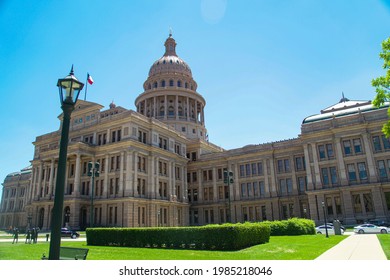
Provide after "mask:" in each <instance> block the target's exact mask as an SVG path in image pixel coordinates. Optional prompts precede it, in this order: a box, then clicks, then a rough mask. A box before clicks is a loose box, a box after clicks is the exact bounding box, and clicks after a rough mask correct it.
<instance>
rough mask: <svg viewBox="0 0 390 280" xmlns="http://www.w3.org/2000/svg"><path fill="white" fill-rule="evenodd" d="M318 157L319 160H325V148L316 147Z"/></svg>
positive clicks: (321, 146)
mask: <svg viewBox="0 0 390 280" xmlns="http://www.w3.org/2000/svg"><path fill="white" fill-rule="evenodd" d="M318 155H319V157H320V159H325V158H326V156H325V146H324V145H319V146H318Z"/></svg>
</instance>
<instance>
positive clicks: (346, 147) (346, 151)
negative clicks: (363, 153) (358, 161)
mask: <svg viewBox="0 0 390 280" xmlns="http://www.w3.org/2000/svg"><path fill="white" fill-rule="evenodd" d="M343 146H344V155H346V156H349V155H351V154H352V150H351V141H349V140H345V141H343Z"/></svg>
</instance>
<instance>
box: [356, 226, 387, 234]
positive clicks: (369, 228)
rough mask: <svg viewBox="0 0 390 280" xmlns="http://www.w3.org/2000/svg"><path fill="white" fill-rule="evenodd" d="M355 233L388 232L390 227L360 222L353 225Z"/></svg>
mask: <svg viewBox="0 0 390 280" xmlns="http://www.w3.org/2000/svg"><path fill="white" fill-rule="evenodd" d="M353 231H354V232H356V233H360V234H363V233H389V232H390V229H389V228H387V227H380V226H376V225H373V224H362V225H358V226H356V227H354V230H353Z"/></svg>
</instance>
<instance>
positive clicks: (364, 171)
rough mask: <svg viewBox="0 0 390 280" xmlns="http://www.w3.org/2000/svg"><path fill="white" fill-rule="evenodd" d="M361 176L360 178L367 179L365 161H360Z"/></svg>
mask: <svg viewBox="0 0 390 280" xmlns="http://www.w3.org/2000/svg"><path fill="white" fill-rule="evenodd" d="M358 170H359V178H360V180H367V170H366V164H365V163H364V162H359V163H358Z"/></svg>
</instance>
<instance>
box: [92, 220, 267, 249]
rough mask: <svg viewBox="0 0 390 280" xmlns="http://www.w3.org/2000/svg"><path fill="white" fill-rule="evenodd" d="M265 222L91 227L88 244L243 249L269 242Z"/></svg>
mask: <svg viewBox="0 0 390 280" xmlns="http://www.w3.org/2000/svg"><path fill="white" fill-rule="evenodd" d="M270 232H271V231H270V227H269V226H268V225H266V224H261V223H245V224H224V225H208V226H201V227H178V228H88V229H87V231H86V234H87V244H88V245H100V246H124V247H157V248H192V249H201V250H240V249H243V248H247V247H250V246H253V245H257V244H263V243H266V242H268V241H269V237H270Z"/></svg>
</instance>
